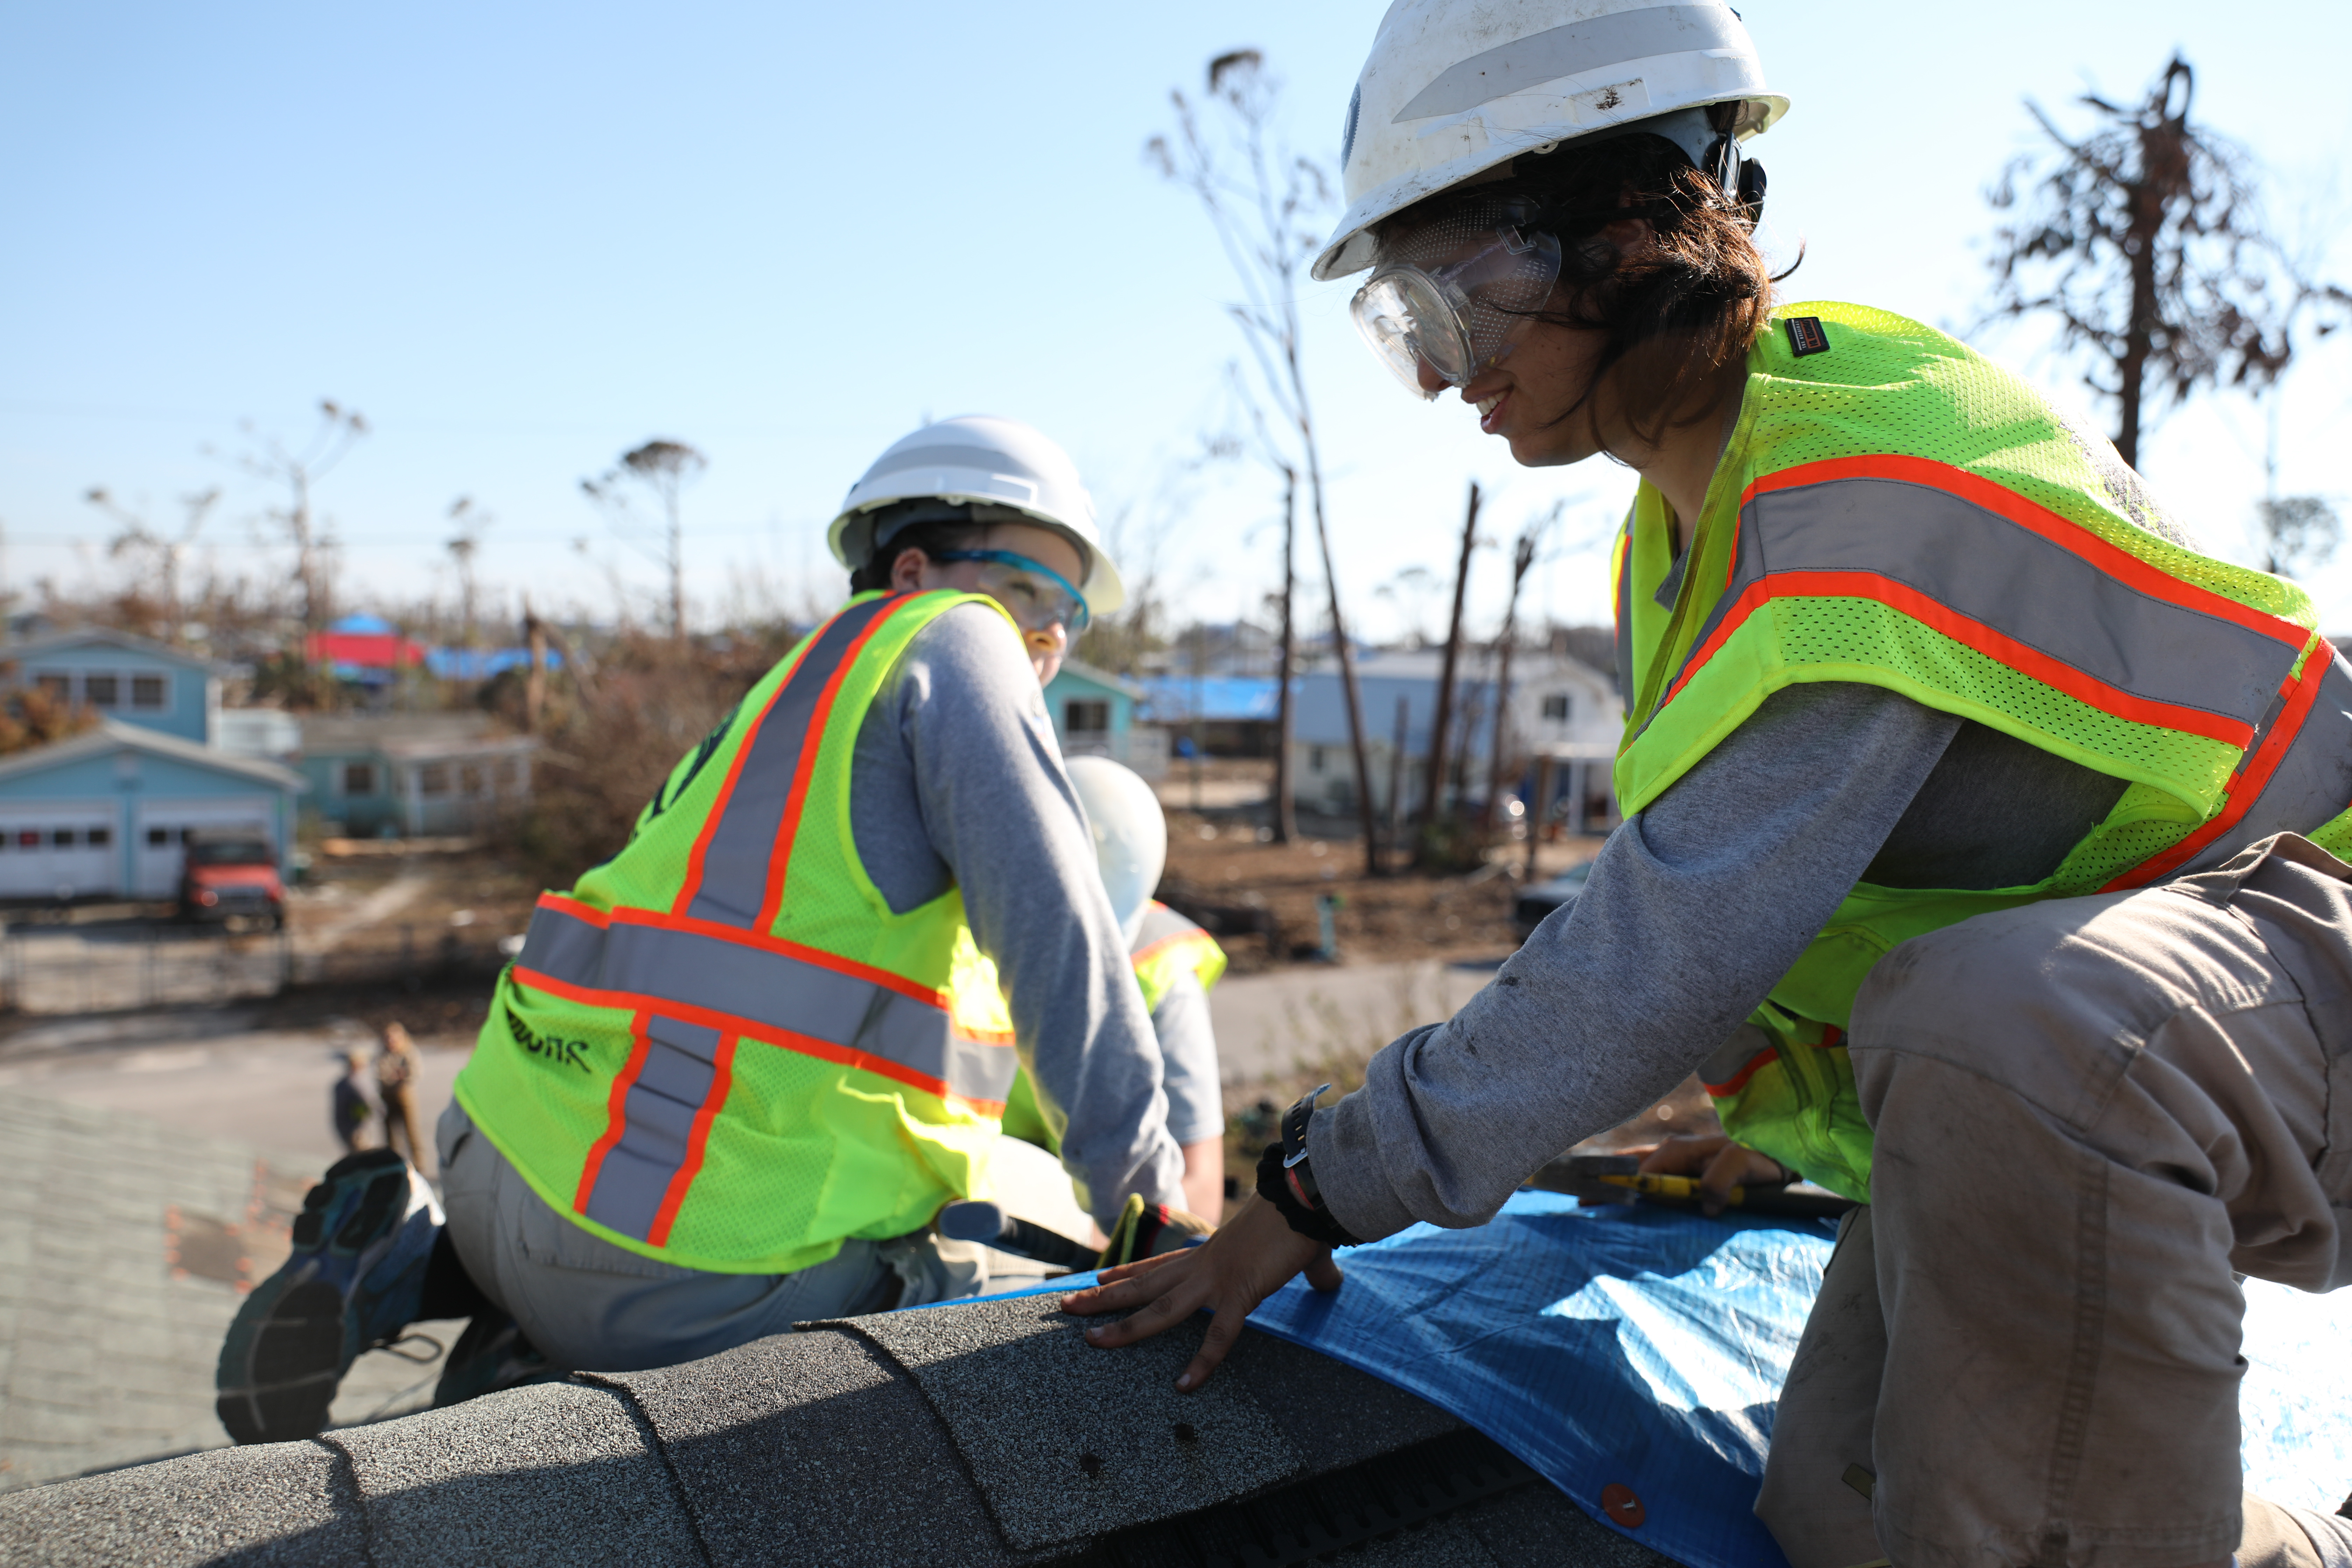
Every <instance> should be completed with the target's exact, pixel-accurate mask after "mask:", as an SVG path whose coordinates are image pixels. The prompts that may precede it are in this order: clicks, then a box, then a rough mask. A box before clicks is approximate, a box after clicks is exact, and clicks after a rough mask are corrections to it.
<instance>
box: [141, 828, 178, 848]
mask: <svg viewBox="0 0 2352 1568" xmlns="http://www.w3.org/2000/svg"><path fill="white" fill-rule="evenodd" d="M171 844H172V830H171V829H170V828H168V827H151V828H149V829H148V830H147V847H148V848H150V849H168V848H170V847H171Z"/></svg>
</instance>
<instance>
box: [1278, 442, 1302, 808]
mask: <svg viewBox="0 0 2352 1568" xmlns="http://www.w3.org/2000/svg"><path fill="white" fill-rule="evenodd" d="M1297 532H1298V470H1297V468H1291V467H1289V466H1287V465H1285V466H1284V468H1283V470H1282V651H1281V654H1280V656H1279V657H1277V658H1276V660H1275V666H1274V675H1275V699H1274V731H1275V737H1274V841H1275V842H1276V844H1288V843H1291V842H1293V841H1295V840H1296V839H1297V837H1298V800H1297V795H1298V781H1297V779H1296V778H1294V777H1293V776H1292V775H1291V771H1290V740H1291V735H1292V733H1293V732H1294V728H1295V715H1293V714H1292V712H1291V710H1290V686H1291V671H1292V670H1293V669H1294V668H1296V660H1297V656H1298V645H1297V632H1296V628H1295V626H1294V624H1293V617H1292V611H1291V606H1292V605H1294V604H1295V603H1296V602H1297V586H1298V550H1297Z"/></svg>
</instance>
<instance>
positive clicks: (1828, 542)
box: [1645, 479, 2299, 726]
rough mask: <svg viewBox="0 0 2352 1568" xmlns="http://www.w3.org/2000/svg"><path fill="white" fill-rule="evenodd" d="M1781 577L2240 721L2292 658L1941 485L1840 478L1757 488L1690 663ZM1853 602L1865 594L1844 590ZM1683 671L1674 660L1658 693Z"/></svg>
mask: <svg viewBox="0 0 2352 1568" xmlns="http://www.w3.org/2000/svg"><path fill="white" fill-rule="evenodd" d="M1792 572H1856V573H1865V572H1866V573H1871V574H1876V575H1878V576H1881V577H1885V578H1888V579H1890V580H1892V581H1894V582H1896V583H1899V584H1903V585H1904V586H1906V587H1908V588H1911V589H1913V590H1914V591H1916V592H1917V593H1919V594H1922V595H1926V596H1927V598H1930V599H1933V600H1934V601H1936V602H1937V604H1939V605H1944V606H1945V607H1947V608H1948V609H1951V610H1954V611H1956V612H1958V614H1960V615H1962V616H1967V617H1968V618H1969V619H1970V620H1972V621H1976V622H1979V623H1980V624H1982V625H1984V626H1989V627H1990V628H1991V629H1993V630H1994V631H1997V632H1999V633H2000V634H2001V635H2002V636H2004V637H2011V638H2013V639H2014V640H2016V641H2018V642H2021V643H2023V644H2024V645H2025V646H2027V647H2031V648H2033V649H2035V650H2037V651H2039V652H2041V653H2043V654H2046V655H2048V656H2049V657H2050V658H2054V659H2056V660H2058V661H2059V662H2060V663H2062V664H2065V665H2068V666H2071V667H2072V668H2075V669H2078V670H2080V671H2082V672H2083V673H2084V674H2085V675H2087V676H2090V677H2091V678H2092V679H2095V680H2098V681H2100V682H2102V683H2104V684H2105V685H2107V686H2111V687H2114V688H2115V689H2117V690H2119V691H2124V692H2127V693H2129V694H2131V695H2132V696H2135V697H2140V698H2145V699H2147V700H2150V701H2156V702H2165V703H2170V704H2173V705H2175V706H2178V707H2182V708H2193V709H2198V710H2202V711H2205V712H2209V713H2214V714H2219V715H2221V716H2223V717H2225V718H2229V719H2233V720H2235V721H2238V722H2240V723H2243V724H2246V725H2249V726H2251V725H2253V724H2255V723H2257V722H2259V721H2261V719H2262V717H2263V713H2264V712H2265V711H2266V710H2268V709H2269V708H2270V707H2271V704H2272V701H2273V699H2274V698H2275V697H2276V696H2277V694H2278V689H2279V683H2280V682H2281V681H2283V680H2284V679H2285V678H2286V672H2287V670H2288V669H2289V668H2292V667H2293V666H2294V659H2295V655H2296V654H2297V652H2298V651H2299V650H2298V649H2296V648H2294V647H2289V646H2288V645H2287V644H2286V643H2284V642H2282V641H2281V640H2279V639H2278V638H2276V637H2270V636H2266V635H2264V634H2263V633H2262V632H2259V631H2256V630H2254V629H2252V627H2249V626H2241V625H2239V624H2238V623H2237V622H2235V621H2231V620H2227V619H2224V618H2223V617H2221V616H2214V615H2208V614H2206V613H2205V612H2203V611H2201V610H2195V609H2190V608H2189V607H2188V606H2186V605H2179V604H2176V603H2173V602H2172V601H2170V600H2167V599H2161V598H2158V597H2157V596H2155V595H2151V594H2147V593H2143V592H2142V591H2140V590H2139V589H2137V588H2135V587H2133V586H2131V585H2130V584H2127V583H2124V582H2122V581H2120V580H2119V579H2117V578H2115V577H2113V576H2110V575H2109V574H2106V573H2105V572H2104V571H2101V570H2100V569H2099V568H2098V567H2097V566H2096V565H2095V564H2093V563H2091V562H2089V561H2086V560H2084V558H2083V557H2082V556H2080V555H2078V554H2076V553H2075V552H2073V551H2071V550H2069V549H2067V548H2065V547H2064V546H2063V545H2061V544H2059V543H2056V542H2053V541H2052V540H2049V539H2045V538H2043V537H2042V535H2041V534H2038V533H2036V532H2034V531H2032V529H2029V528H2026V527H2024V526H2022V525H2021V524H2019V523H2015V522H2011V521H2010V520H2009V519H2007V518H2005V517H2002V516H2001V515H2000V513H1998V512H1995V511H1992V510H1989V509H1987V508H1985V507H1981V506H1979V505H1978V504H1977V503H1976V502H1974V501H1972V500H1968V499H1967V498H1965V497H1962V496H1958V495H1954V494H1952V493H1951V492H1950V491H1948V490H1941V489H1936V488H1934V487H1933V486H1929V485H1917V484H1911V483H1907V482H1906V481H1904V480H1901V479H1825V480H1822V482H1820V483H1818V484H1810V485H1802V486H1798V487H1793V488H1791V489H1781V490H1768V491H1766V492H1764V493H1763V494H1761V495H1759V496H1757V497H1755V498H1754V499H1753V500H1750V501H1749V502H1748V505H1747V506H1746V507H1745V508H1743V509H1742V510H1741V511H1740V514H1739V546H1738V559H1737V560H1736V561H1735V562H1734V563H1733V568H1732V574H1731V581H1730V583H1729V584H1728V585H1727V587H1726V588H1725V590H1724V592H1723V595H1722V597H1720V598H1719V599H1717V601H1716V604H1715V605H1714V607H1713V608H1712V609H1711V610H1709V611H1708V613H1707V617H1706V623H1705V625H1703V626H1700V628H1699V631H1698V635H1697V636H1696V637H1694V638H1693V639H1692V642H1691V654H1690V658H1696V657H1697V656H1698V654H1699V653H1700V652H1701V651H1702V650H1704V649H1705V648H1706V647H1707V644H1708V642H1709V640H1710V639H1711V638H1713V637H1714V636H1715V635H1716V632H1717V629H1718V628H1719V627H1720V626H1722V625H1723V623H1724V620H1725V619H1726V617H1727V616H1729V615H1731V613H1732V612H1733V610H1734V609H1735V608H1736V607H1737V606H1738V603H1739V600H1740V597H1741V595H1744V594H1745V593H1746V592H1747V591H1748V589H1749V588H1750V587H1752V586H1754V585H1755V584H1757V583H1759V582H1761V581H1763V580H1764V579H1765V578H1767V577H1768V576H1769V575H1772V574H1780V573H1792ZM1808 596H1814V595H1808ZM1855 596H1856V597H1859V598H1869V597H1872V596H1873V595H1872V594H1871V591H1870V590H1869V588H1868V587H1867V586H1866V585H1862V584H1857V585H1856V588H1855ZM1691 668H1692V667H1691V665H1690V664H1689V663H1688V662H1687V661H1685V664H1684V666H1683V668H1681V669H1678V670H1676V671H1675V679H1674V680H1673V681H1670V682H1668V683H1667V688H1666V689H1668V690H1673V689H1675V686H1676V685H1677V684H1679V683H1680V682H1681V681H1682V680H1683V679H1685V678H1686V677H1687V676H1688V675H1689V673H1690V670H1691ZM1661 710H1662V711H1663V706H1662V709H1661ZM1655 717H1656V715H1655V714H1652V715H1649V718H1650V719H1654V718H1655ZM1646 722H1647V721H1645V724H1646Z"/></svg>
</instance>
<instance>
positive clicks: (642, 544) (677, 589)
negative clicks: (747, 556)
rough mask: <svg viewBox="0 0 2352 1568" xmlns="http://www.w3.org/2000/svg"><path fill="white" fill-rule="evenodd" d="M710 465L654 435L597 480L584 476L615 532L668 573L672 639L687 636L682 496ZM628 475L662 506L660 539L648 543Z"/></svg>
mask: <svg viewBox="0 0 2352 1568" xmlns="http://www.w3.org/2000/svg"><path fill="white" fill-rule="evenodd" d="M709 466H710V460H709V458H705V457H704V456H703V455H702V454H701V453H700V452H698V451H696V450H695V449H694V448H693V447H689V446H688V445H687V444H686V443H685V442H683V441H666V440H654V441H647V442H646V444H645V445H644V446H642V447H635V448H633V449H632V450H630V451H627V452H624V453H623V454H621V461H620V464H619V466H618V467H615V468H609V469H607V470H606V471H605V472H604V474H602V475H600V476H599V477H597V478H595V479H583V480H581V481H580V489H582V490H583V492H584V493H585V494H586V495H587V497H588V499H589V500H593V501H594V502H595V503H596V504H597V505H598V506H599V507H600V508H602V509H603V510H604V515H605V517H606V518H607V520H609V521H611V523H612V524H613V529H614V532H615V533H617V534H618V535H619V536H620V537H621V539H622V540H623V541H624V542H626V543H628V544H629V545H631V546H632V547H634V548H635V549H637V550H640V551H643V552H645V553H646V554H647V555H650V556H652V557H653V558H654V559H655V560H656V561H658V562H660V563H661V564H662V566H663V568H664V569H665V570H666V571H667V573H668V574H669V635H670V640H671V641H673V642H683V641H685V640H686V536H685V531H684V529H683V526H682V525H681V523H680V521H679V513H678V497H679V495H680V493H681V492H683V491H684V490H685V489H686V487H687V486H688V485H690V484H692V483H693V482H694V481H695V480H697V479H700V478H701V477H702V472H703V470H704V469H705V468H709ZM627 480H634V481H635V483H637V484H639V485H642V486H644V487H645V489H647V490H649V491H651V492H652V494H653V497H654V500H655V501H656V504H658V505H659V506H660V508H661V522H660V528H659V534H658V542H648V541H647V540H646V537H645V527H644V524H643V523H642V522H641V521H640V520H639V518H638V517H637V514H636V507H635V502H634V501H633V500H632V499H631V497H630V495H629V492H628V489H627V488H626V486H625V483H624V481H627Z"/></svg>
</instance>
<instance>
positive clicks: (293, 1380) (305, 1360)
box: [214, 1149, 441, 1443]
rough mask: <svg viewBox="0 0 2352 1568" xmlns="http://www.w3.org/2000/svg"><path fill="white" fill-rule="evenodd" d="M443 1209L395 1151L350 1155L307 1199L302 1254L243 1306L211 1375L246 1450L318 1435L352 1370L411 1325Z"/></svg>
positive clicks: (300, 1230)
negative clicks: (248, 1445) (337, 1391)
mask: <svg viewBox="0 0 2352 1568" xmlns="http://www.w3.org/2000/svg"><path fill="white" fill-rule="evenodd" d="M440 1230H441V1205H439V1204H438V1203H436V1202H435V1201H434V1197H433V1189H432V1188H431V1187H429V1186H427V1185H425V1178H424V1177H423V1176H421V1175H418V1174H417V1173H416V1172H415V1171H414V1170H412V1169H411V1168H410V1167H409V1163H408V1162H407V1161H405V1160H404V1159H402V1158H401V1157H400V1156H399V1155H397V1154H395V1153H394V1152H392V1151H391V1150H389V1149H369V1150H365V1151H363V1152H360V1153H357V1154H349V1155H346V1156H344V1157H343V1158H342V1159H341V1160H338V1161H336V1162H335V1163H333V1164H332V1165H330V1166H329V1167H328V1168H327V1173H326V1175H325V1177H324V1178H323V1179H321V1180H320V1183H319V1184H318V1185H316V1186H314V1187H312V1188H311V1189H310V1192H309V1193H308V1194H305V1195H304V1197H303V1199H302V1212H301V1214H300V1215H298V1216H297V1217H296V1219H295V1221H294V1237H293V1240H294V1249H293V1251H292V1253H291V1254H289V1256H288V1258H287V1259H286V1262H285V1264H284V1266H283V1267H281V1268H279V1269H278V1272H277V1273H275V1274H273V1275H271V1276H270V1277H269V1278H268V1279H265V1280H263V1281H262V1282H261V1283H260V1284H258V1285H257V1286H255V1287H254V1289H253V1292H252V1294H250V1295H248V1296H247V1297H246V1299H245V1304H244V1305H243V1306H241V1307H239V1308H238V1309H237V1312H236V1321H234V1322H232V1323H231V1324H230V1325H229V1329H228V1338H227V1339H226V1341H224V1342H222V1344H221V1353H220V1367H219V1370H218V1372H217V1373H215V1377H214V1386H215V1388H216V1389H218V1390H219V1397H218V1399H217V1400H216V1402H215V1406H214V1407H215V1409H216V1410H218V1411H219V1413H220V1419H221V1425H222V1426H226V1427H227V1428H228V1435H229V1436H231V1437H233V1438H235V1439H236V1441H238V1442H240V1443H282V1442H286V1441H289V1439H293V1438H297V1437H312V1436H317V1435H318V1434H319V1433H320V1431H322V1430H324V1429H325V1427H326V1425H327V1407H328V1406H329V1405H332V1404H333V1403H334V1399H335V1389H336V1386H337V1385H338V1384H341V1382H342V1378H343V1373H346V1372H349V1371H350V1370H351V1366H352V1363H353V1362H355V1361H357V1360H359V1358H360V1357H361V1356H362V1355H363V1354H365V1353H366V1352H368V1351H369V1350H371V1349H373V1347H374V1346H376V1345H379V1344H383V1343H385V1342H389V1341H391V1340H392V1339H394V1338H395V1337H396V1336H397V1335H398V1334H399V1333H400V1331H402V1330H403V1329H404V1328H406V1327H407V1326H408V1325H409V1324H410V1323H411V1322H412V1321H415V1317H416V1313H417V1307H418V1303H419V1302H420V1300H422V1298H423V1294H424V1289H425V1263H426V1261H427V1260H428V1259H429V1258H431V1257H432V1255H433V1243H434V1239H435V1237H437V1236H438V1235H439V1234H440Z"/></svg>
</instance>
